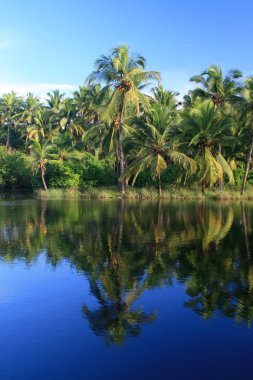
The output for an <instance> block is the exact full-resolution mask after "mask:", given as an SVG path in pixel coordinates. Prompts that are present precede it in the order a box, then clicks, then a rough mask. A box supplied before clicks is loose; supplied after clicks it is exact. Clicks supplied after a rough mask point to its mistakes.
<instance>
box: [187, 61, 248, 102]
mask: <svg viewBox="0 0 253 380" xmlns="http://www.w3.org/2000/svg"><path fill="white" fill-rule="evenodd" d="M241 77H242V73H241V71H240V70H230V71H229V72H228V73H227V75H226V76H225V77H224V76H223V72H222V69H221V67H219V66H216V65H211V66H210V67H209V68H208V69H207V70H205V71H203V72H202V73H201V74H200V75H195V76H193V77H191V78H190V81H192V82H196V83H198V84H200V85H201V87H200V88H197V89H195V90H193V92H195V94H196V95H198V96H200V97H201V98H202V99H210V100H212V102H213V103H214V104H216V105H221V106H223V107H224V106H226V105H229V104H230V105H231V104H233V103H234V102H235V101H236V100H238V93H239V92H240V89H241V86H240V84H239V83H237V81H236V80H237V79H239V78H241Z"/></svg>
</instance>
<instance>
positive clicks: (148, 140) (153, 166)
mask: <svg viewBox="0 0 253 380" xmlns="http://www.w3.org/2000/svg"><path fill="white" fill-rule="evenodd" d="M135 126H136V127H134V128H132V129H131V131H130V136H129V138H128V140H129V143H130V144H132V146H133V149H132V151H131V154H134V156H135V158H134V160H133V161H132V162H131V163H130V164H129V166H128V167H127V168H126V169H125V171H124V172H123V174H122V176H121V180H123V179H127V180H129V179H130V178H131V177H132V178H133V180H132V184H134V182H135V180H136V178H137V177H138V175H139V174H140V173H141V172H142V171H143V170H145V169H147V168H148V169H149V170H150V172H151V175H152V177H153V178H155V177H157V179H158V194H159V196H161V195H162V189H161V173H162V172H163V171H164V170H165V169H166V168H167V167H168V165H169V164H177V165H179V166H182V167H184V168H185V169H187V170H189V171H190V172H194V170H196V164H195V162H194V160H193V159H191V158H190V157H188V156H186V155H185V154H184V153H181V152H180V151H179V150H178V147H177V146H176V144H175V143H173V139H172V135H173V132H174V129H175V119H174V117H173V116H172V114H171V112H170V110H168V109H167V108H166V107H163V106H161V105H159V104H154V106H153V107H152V109H151V110H150V113H149V114H148V116H147V117H146V118H145V117H143V118H137V119H136V120H135Z"/></svg>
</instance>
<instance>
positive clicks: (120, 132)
mask: <svg viewBox="0 0 253 380" xmlns="http://www.w3.org/2000/svg"><path fill="white" fill-rule="evenodd" d="M125 103H126V99H125V94H124V93H123V94H122V109H121V115H120V123H119V129H118V146H119V148H118V149H119V173H118V183H119V190H120V192H121V193H123V192H124V190H125V181H119V178H120V176H121V175H122V173H123V171H124V168H125V159H124V150H123V141H122V140H123V123H124V114H125Z"/></svg>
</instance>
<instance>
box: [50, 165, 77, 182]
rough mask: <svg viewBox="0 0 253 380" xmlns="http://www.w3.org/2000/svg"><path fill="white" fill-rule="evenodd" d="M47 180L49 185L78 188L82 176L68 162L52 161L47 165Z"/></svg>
mask: <svg viewBox="0 0 253 380" xmlns="http://www.w3.org/2000/svg"><path fill="white" fill-rule="evenodd" d="M46 181H47V182H48V185H49V187H54V188H57V187H60V188H61V187H71V188H77V187H78V186H79V183H80V176H79V174H77V173H75V172H74V170H73V169H72V168H71V167H70V166H69V165H68V164H67V163H66V162H64V163H63V162H60V161H55V162H54V161H50V162H49V164H48V165H47V171H46Z"/></svg>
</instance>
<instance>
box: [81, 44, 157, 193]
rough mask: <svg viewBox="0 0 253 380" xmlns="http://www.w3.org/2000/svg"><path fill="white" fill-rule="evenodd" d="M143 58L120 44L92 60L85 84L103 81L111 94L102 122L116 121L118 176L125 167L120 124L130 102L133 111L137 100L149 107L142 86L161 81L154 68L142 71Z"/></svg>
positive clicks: (121, 185) (122, 187) (138, 102)
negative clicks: (93, 62) (91, 70)
mask: <svg viewBox="0 0 253 380" xmlns="http://www.w3.org/2000/svg"><path fill="white" fill-rule="evenodd" d="M145 64H146V62H145V59H144V58H143V57H142V56H134V55H131V54H130V51H129V48H128V47H127V46H126V45H121V46H119V47H116V48H114V49H113V50H112V52H111V54H110V55H109V56H105V55H102V56H101V57H99V58H98V59H97V60H96V62H95V71H93V72H92V73H91V74H90V75H89V77H88V83H96V82H98V83H102V84H104V87H103V89H102V92H104V91H106V92H108V89H111V96H110V98H109V101H108V103H107V104H106V106H105V107H104V111H103V113H102V117H103V118H104V120H105V121H109V120H110V121H111V120H115V121H117V125H118V130H117V139H118V157H117V158H116V159H117V161H118V165H117V166H118V176H119V177H120V176H121V174H122V173H123V170H124V168H125V158H124V151H123V125H124V122H125V116H126V111H127V105H128V104H129V103H131V104H134V106H135V110H136V114H137V115H139V112H140V103H141V104H142V105H143V107H144V108H148V106H149V101H148V98H147V97H146V96H145V95H144V94H143V93H141V91H140V90H141V89H142V88H143V86H144V85H145V84H147V83H148V82H149V81H150V80H157V81H159V80H160V75H159V73H158V72H156V71H144V69H145ZM119 187H120V190H121V191H124V182H122V181H119Z"/></svg>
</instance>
